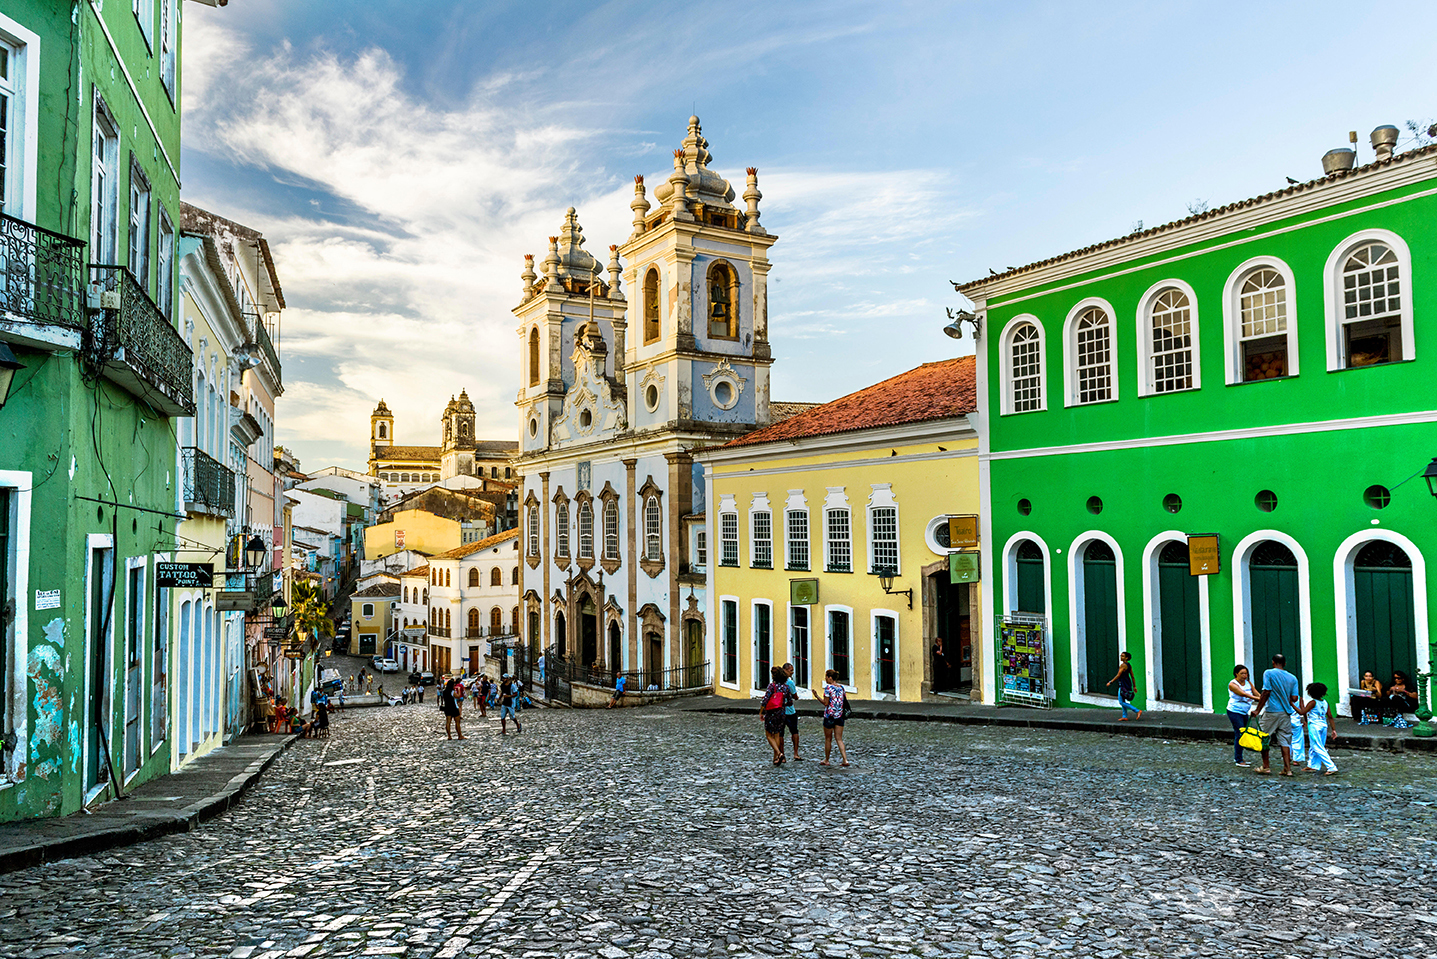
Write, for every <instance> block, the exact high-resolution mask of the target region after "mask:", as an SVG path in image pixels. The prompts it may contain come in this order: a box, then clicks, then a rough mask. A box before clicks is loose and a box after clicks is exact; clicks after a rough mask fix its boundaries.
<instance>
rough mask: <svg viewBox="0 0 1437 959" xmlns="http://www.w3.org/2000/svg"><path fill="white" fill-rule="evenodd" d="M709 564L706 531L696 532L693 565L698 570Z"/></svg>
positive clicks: (707, 535)
mask: <svg viewBox="0 0 1437 959" xmlns="http://www.w3.org/2000/svg"><path fill="white" fill-rule="evenodd" d="M708 564H709V534H708V531H707V530H702V529H701V530H697V531H695V534H694V565H695V566H698V567H699V568H700V569H702V568H703V567H705V566H707V565H708Z"/></svg>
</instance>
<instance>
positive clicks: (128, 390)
mask: <svg viewBox="0 0 1437 959" xmlns="http://www.w3.org/2000/svg"><path fill="white" fill-rule="evenodd" d="M136 10H138V11H139V13H138V14H137V12H136ZM0 45H3V53H4V57H3V61H4V63H5V67H6V69H5V71H4V72H5V74H6V75H5V77H4V78H3V89H0V94H3V96H4V98H5V109H6V112H7V116H8V119H9V121H10V122H9V125H8V127H7V131H8V132H7V133H6V135H7V136H9V137H10V138H11V139H10V140H9V141H8V142H7V143H6V151H5V154H6V156H7V158H8V161H9V162H8V164H7V167H6V170H5V183H4V186H5V192H4V204H3V212H4V214H5V217H4V219H3V221H0V247H3V251H4V256H5V262H6V267H5V278H4V281H3V283H4V285H3V287H0V343H3V345H4V346H5V347H6V348H7V349H8V350H9V351H10V352H11V353H13V354H14V356H15V358H16V359H17V360H18V362H19V364H20V366H21V368H20V369H19V370H18V371H17V373H16V375H15V378H14V381H13V385H12V388H11V390H10V393H9V396H8V399H6V400H5V402H4V405H3V407H0V550H3V561H0V609H3V610H4V613H3V616H0V627H3V629H0V700H3V723H4V734H5V736H6V748H5V752H4V757H3V764H0V821H4V820H10V819H17V818H28V817H37V816H53V815H65V814H69V813H72V812H75V811H76V810H78V809H80V808H81V807H82V806H83V805H85V804H87V803H88V802H93V801H100V800H103V799H105V798H112V797H113V796H114V795H115V793H116V792H117V791H118V789H119V788H126V789H127V788H131V787H133V786H136V785H138V784H139V783H141V782H143V781H145V780H147V779H149V778H152V777H153V776H156V775H162V774H164V773H166V772H168V771H169V769H170V753H169V734H168V725H169V717H168V715H167V709H166V683H167V670H168V662H167V652H166V651H167V649H168V637H169V633H170V629H171V624H170V622H169V616H168V612H167V600H166V599H165V597H164V596H163V595H162V592H161V591H160V590H158V589H157V587H156V575H155V574H156V563H157V562H158V561H160V560H161V559H163V558H165V557H166V555H167V554H168V553H169V552H171V551H173V549H174V544H175V537H174V531H175V522H176V518H177V516H179V515H182V514H179V513H177V497H178V490H179V473H178V464H177V456H176V444H175V424H174V419H175V418H176V417H178V416H182V415H187V414H188V413H190V412H192V405H191V404H192V399H191V394H192V390H193V384H192V365H191V363H192V361H191V358H190V352H189V349H188V347H187V346H186V345H185V344H184V342H183V340H182V339H181V338H180V336H179V334H178V332H177V331H176V330H175V325H174V320H173V319H172V317H173V315H174V314H175V310H174V308H173V304H174V302H175V291H176V287H177V276H176V274H177V270H176V261H177V256H176V253H175V241H176V240H177V239H178V233H179V222H180V219H179V212H180V211H179V206H180V203H179V189H180V184H179V172H178V164H179V151H180V113H179V109H178V103H179V92H180V91H179V3H178V0H145V2H143V3H140V4H138V5H135V7H134V8H133V9H132V5H131V4H129V3H114V2H112V3H108V4H99V3H91V2H80V3H75V4H68V3H67V4H55V3H51V2H45V0H12V2H7V3H6V4H5V5H4V7H3V10H0ZM116 780H118V785H117V782H116Z"/></svg>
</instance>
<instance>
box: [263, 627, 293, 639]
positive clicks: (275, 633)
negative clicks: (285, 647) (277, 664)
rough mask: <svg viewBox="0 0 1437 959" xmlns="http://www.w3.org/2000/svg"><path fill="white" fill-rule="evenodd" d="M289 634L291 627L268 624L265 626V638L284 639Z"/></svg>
mask: <svg viewBox="0 0 1437 959" xmlns="http://www.w3.org/2000/svg"><path fill="white" fill-rule="evenodd" d="M288 635H289V627H287V626H266V627H265V628H264V638H265V639H284V638H285V637H286V636H288Z"/></svg>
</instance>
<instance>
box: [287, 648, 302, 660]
mask: <svg viewBox="0 0 1437 959" xmlns="http://www.w3.org/2000/svg"><path fill="white" fill-rule="evenodd" d="M284 658H285V659H303V658H304V652H303V651H302V650H298V649H286V650H285V651H284Z"/></svg>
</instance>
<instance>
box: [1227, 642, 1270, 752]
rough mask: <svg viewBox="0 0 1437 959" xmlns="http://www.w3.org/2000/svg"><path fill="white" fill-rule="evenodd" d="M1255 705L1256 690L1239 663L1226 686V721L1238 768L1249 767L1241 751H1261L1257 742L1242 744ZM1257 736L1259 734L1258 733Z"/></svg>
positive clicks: (1260, 745)
mask: <svg viewBox="0 0 1437 959" xmlns="http://www.w3.org/2000/svg"><path fill="white" fill-rule="evenodd" d="M1256 704H1257V690H1256V689H1254V688H1253V685H1252V679H1251V678H1250V676H1249V674H1248V671H1247V667H1246V666H1244V665H1242V664H1241V663H1239V664H1238V665H1236V666H1234V667H1233V668H1232V682H1230V683H1228V684H1227V719H1228V722H1230V723H1232V752H1233V762H1235V763H1236V764H1237V765H1239V766H1251V765H1252V763H1250V762H1248V761H1247V760H1246V759H1244V758H1243V755H1242V751H1243V749H1244V748H1247V749H1261V748H1262V743H1261V742H1260V741H1259V740H1253V741H1251V742H1247V743H1244V742H1243V730H1244V729H1246V728H1247V725H1248V723H1249V722H1250V721H1251V719H1252V707H1253V706H1254V705H1256ZM1259 735H1261V733H1260V732H1259Z"/></svg>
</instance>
